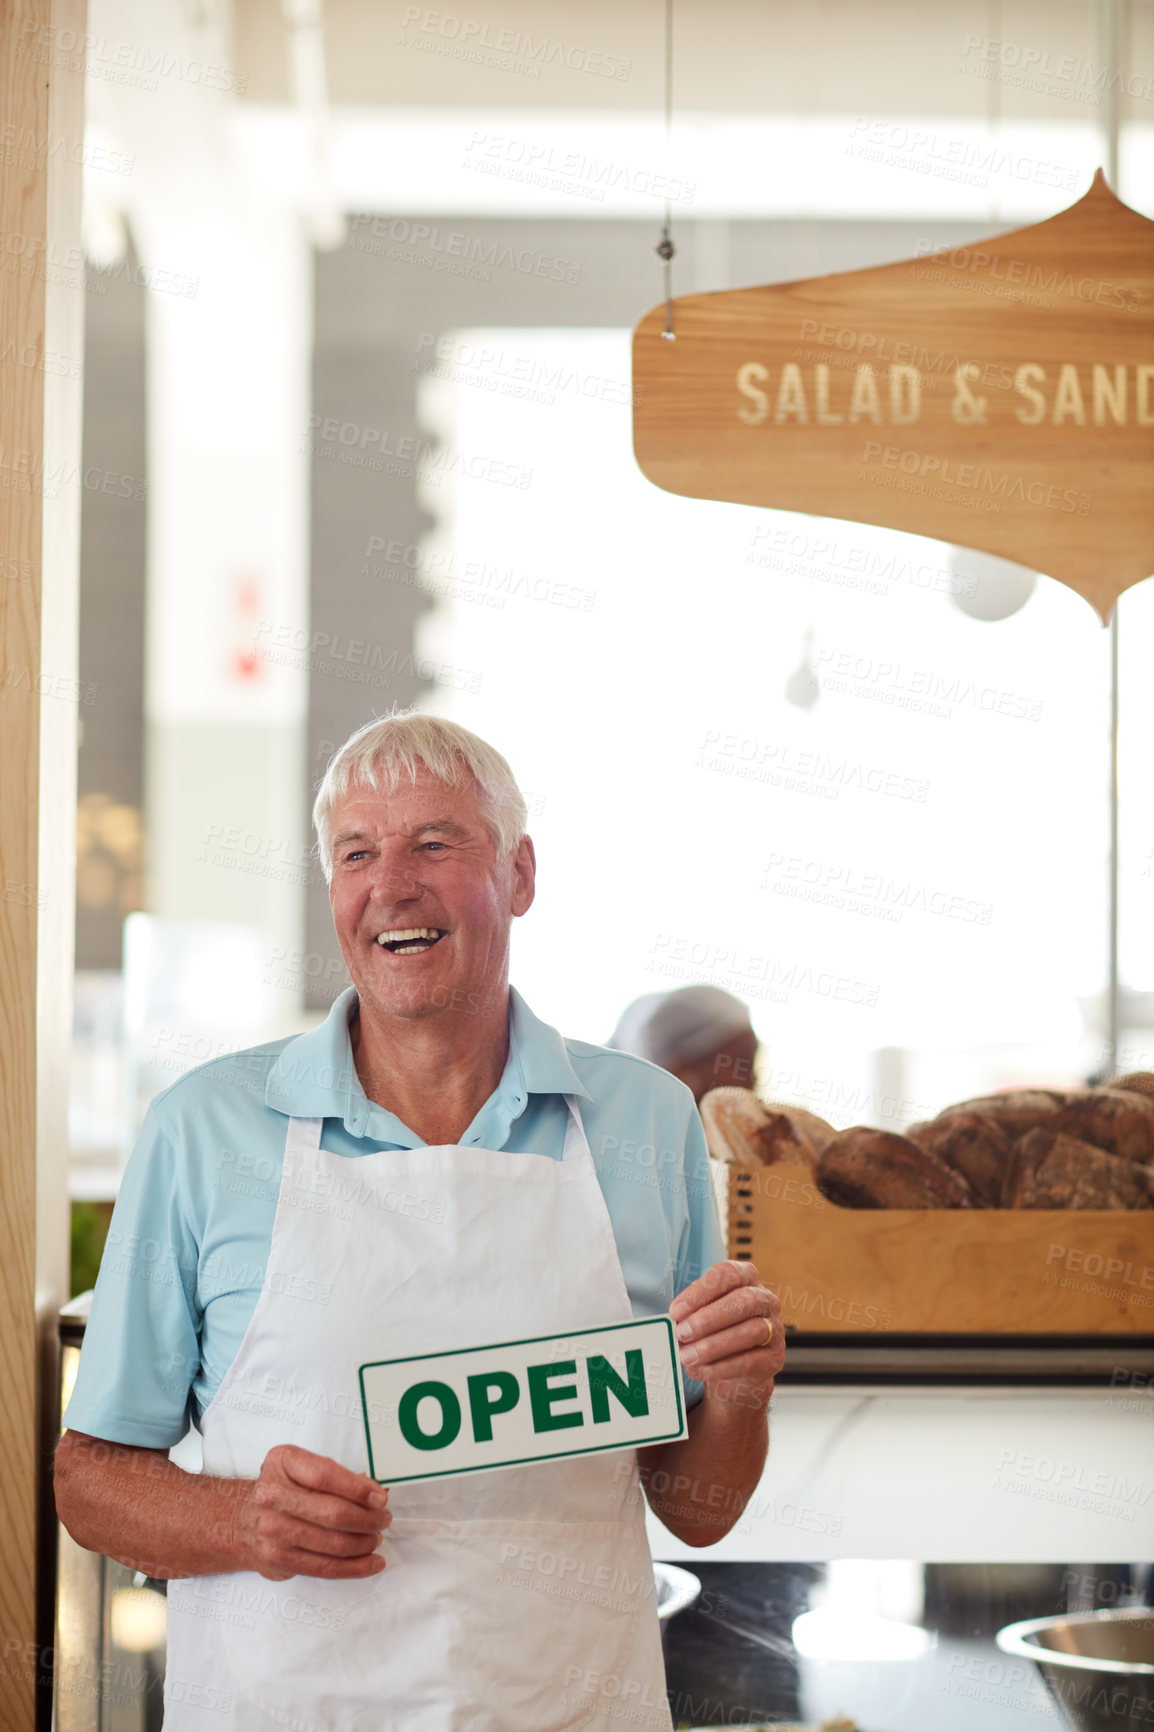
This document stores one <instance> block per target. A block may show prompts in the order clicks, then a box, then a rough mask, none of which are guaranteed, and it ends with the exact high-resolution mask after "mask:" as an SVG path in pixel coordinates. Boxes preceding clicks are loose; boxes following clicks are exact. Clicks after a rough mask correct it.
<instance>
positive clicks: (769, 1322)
mask: <svg viewBox="0 0 1154 1732" xmlns="http://www.w3.org/2000/svg"><path fill="white" fill-rule="evenodd" d="M765 1327H766V1328H767V1329H768V1330H769V1340H770V1341H772V1340H773V1324H772V1322H771V1321H770V1319H769V1318H768V1317H767V1318H766V1320H765Z"/></svg>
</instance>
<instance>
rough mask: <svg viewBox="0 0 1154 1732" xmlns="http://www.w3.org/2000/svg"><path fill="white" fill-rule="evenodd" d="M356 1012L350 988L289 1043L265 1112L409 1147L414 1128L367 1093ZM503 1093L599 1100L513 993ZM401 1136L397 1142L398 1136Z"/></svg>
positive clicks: (556, 1037)
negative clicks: (358, 1059) (353, 1027)
mask: <svg viewBox="0 0 1154 1732" xmlns="http://www.w3.org/2000/svg"><path fill="white" fill-rule="evenodd" d="M356 1005H357V994H356V988H355V987H352V986H350V987H347V988H346V990H345V991H344V992H342V993H341V995H340V997H339V998H337V999H335V1000H334V1001H333V1006H332V1009H331V1010H330V1011H329V1014H328V1016H327V1017H326V1018H325V1020H324V1022H322V1023H321V1025H320V1027H319V1028H314V1029H310V1030H309V1032H308V1033H307V1034H301V1035H297V1037H296V1038H295V1040H290V1041H289V1043H288V1045H287V1046H286V1047H285V1048H284V1050H283V1051H282V1052H281V1054H280V1056H279V1057H278V1058H277V1061H276V1063H275V1064H274V1065H273V1067H272V1070H271V1071H270V1072H269V1078H268V1083H267V1086H266V1088H265V1097H264V1098H265V1105H266V1106H269V1107H271V1108H272V1109H273V1111H274V1112H280V1113H286V1114H288V1115H289V1117H292V1118H339V1119H343V1121H344V1123H345V1127H346V1129H347V1130H348V1131H349V1132H350V1134H351V1135H353V1136H355V1137H363V1136H366V1135H372V1136H378V1137H380V1138H381V1139H382V1140H383V1141H389V1142H398V1141H401V1140H402V1135H403V1140H404V1143H405V1144H406V1145H407V1144H408V1143H410V1142H411V1134H410V1133H409V1132H408V1130H407V1127H405V1126H404V1125H402V1124H401V1121H400V1120H399V1119H397V1118H396V1117H395V1116H394V1114H392V1113H388V1112H386V1111H385V1110H384V1108H383V1107H379V1106H377V1105H376V1103H375V1102H373V1101H370V1100H369V1098H368V1096H367V1095H366V1094H365V1091H364V1089H363V1088H362V1087H361V1079H360V1078H359V1077H358V1075H357V1069H356V1065H355V1064H354V1063H353V1049H352V1042H351V1040H350V1038H349V1021H350V1018H351V1017H352V1014H353V1012H354V1010H355V1009H356ZM496 1093H497V1095H499V1096H502V1097H504V1096H506V1095H512V1096H517V1095H524V1094H526V1093H528V1094H557V1095H580V1096H581V1097H582V1098H583V1099H584V1100H590V1099H591V1098H592V1097H591V1096H590V1094H589V1090H588V1089H587V1088H585V1086H584V1085H583V1083H582V1082H581V1080H580V1078H579V1077H578V1075H577V1072H576V1071H575V1070H574V1069H573V1066H572V1063H571V1062H570V1059H569V1053H568V1050H567V1049H566V1046H565V1042H564V1040H563V1039H562V1037H561V1036H560V1034H558V1032H557V1030H556V1029H555V1028H553V1027H551V1026H550V1024H549V1023H547V1022H542V1021H541V1019H540V1017H537V1016H534V1014H533V1012H532V1011H531V1010H530V1009H529V1006H528V1005H527V1004H526V1003H525V1000H524V999H523V998H522V997H521V994H520V993H519V992H518V991H517V989H516V987H510V988H509V1057H508V1060H507V1061H506V1065H505V1071H504V1074H503V1075H502V1077H501V1081H500V1082H499V1083H498V1085H497V1090H496ZM482 1112H484V1109H482ZM478 1117H480V1115H478ZM370 1121H371V1123H370ZM394 1130H395V1131H396V1132H397V1133H398V1135H396V1136H394V1135H392V1134H391V1133H392V1132H393V1131H394Z"/></svg>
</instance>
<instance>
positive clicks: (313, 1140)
mask: <svg viewBox="0 0 1154 1732" xmlns="http://www.w3.org/2000/svg"><path fill="white" fill-rule="evenodd" d="M324 1122H325V1121H324V1119H290V1120H289V1122H288V1130H287V1132H286V1133H285V1140H284V1152H285V1158H286V1160H287V1159H288V1158H289V1157H290V1156H291V1155H315V1154H316V1152H317V1150H318V1149H319V1148H320V1146H321V1131H322V1130H323V1129H324Z"/></svg>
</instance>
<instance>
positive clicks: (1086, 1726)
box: [997, 1606, 1154, 1732]
mask: <svg viewBox="0 0 1154 1732" xmlns="http://www.w3.org/2000/svg"><path fill="white" fill-rule="evenodd" d="M997 1642H998V1646H999V1648H1001V1650H1002V1652H1003V1653H1004V1654H1013V1655H1014V1657H1015V1658H1016V1659H1019V1660H1021V1659H1026V1660H1032V1661H1033V1662H1034V1664H1035V1666H1037V1668H1038V1670H1039V1672H1041V1674H1042V1677H1043V1678H1044V1679H1045V1680H1046V1684H1047V1686H1048V1688H1049V1691H1050V1694H1051V1696H1053V1698H1054V1700H1055V1702H1057V1703H1058V1704H1059V1706H1060V1707H1061V1708H1062V1710H1063V1712H1064V1713H1065V1716H1066V1718H1067V1720H1069V1722H1070V1724H1071V1725H1072V1726H1076V1727H1077V1728H1078V1732H1122V1728H1123V1727H1125V1728H1126V1732H1137V1729H1138V1728H1139V1727H1142V1726H1147V1727H1148V1726H1152V1725H1154V1611H1151V1610H1150V1608H1149V1607H1146V1606H1130V1607H1127V1609H1126V1610H1125V1611H1114V1612H1086V1613H1085V1614H1080V1615H1079V1614H1076V1615H1074V1616H1066V1617H1061V1618H1030V1619H1028V1620H1027V1621H1026V1622H1025V1623H1022V1624H1007V1625H1006V1628H1005V1629H1004V1630H999V1631H998V1635H997Z"/></svg>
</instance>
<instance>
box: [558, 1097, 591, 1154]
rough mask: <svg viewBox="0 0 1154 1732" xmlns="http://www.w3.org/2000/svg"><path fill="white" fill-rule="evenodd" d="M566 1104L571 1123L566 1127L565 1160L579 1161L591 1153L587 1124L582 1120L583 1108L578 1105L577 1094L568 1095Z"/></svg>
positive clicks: (563, 1151) (563, 1152)
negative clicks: (586, 1130) (586, 1131)
mask: <svg viewBox="0 0 1154 1732" xmlns="http://www.w3.org/2000/svg"><path fill="white" fill-rule="evenodd" d="M565 1105H566V1106H567V1107H568V1108H569V1123H568V1124H567V1125H566V1127H565V1147H564V1148H563V1149H562V1151H561V1159H562V1160H563V1161H579V1160H581V1158H582V1157H583V1156H585V1155H591V1150H590V1148H589V1142H588V1139H587V1137H586V1135H585V1126H584V1125H583V1124H582V1122H581V1109H580V1107H579V1106H578V1105H577V1097H576V1095H566V1096H565Z"/></svg>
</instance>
